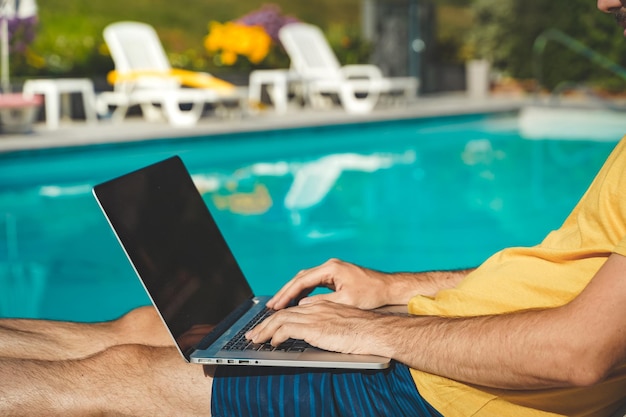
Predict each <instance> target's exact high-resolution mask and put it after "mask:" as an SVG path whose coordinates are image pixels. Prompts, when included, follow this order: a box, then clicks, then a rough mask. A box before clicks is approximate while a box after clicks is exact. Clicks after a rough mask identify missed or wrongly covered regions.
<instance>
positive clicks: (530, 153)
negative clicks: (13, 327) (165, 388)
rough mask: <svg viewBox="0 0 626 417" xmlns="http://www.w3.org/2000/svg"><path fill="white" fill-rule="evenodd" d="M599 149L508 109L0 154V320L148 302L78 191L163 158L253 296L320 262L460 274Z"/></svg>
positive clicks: (544, 206)
mask: <svg viewBox="0 0 626 417" xmlns="http://www.w3.org/2000/svg"><path fill="white" fill-rule="evenodd" d="M615 139H616V140H617V139H618V138H615ZM614 146H615V141H609V142H595V141H580V140H579V141H562V140H561V141H553V140H536V139H535V140H526V139H524V138H522V137H521V136H520V133H519V131H518V125H517V118H516V117H515V115H504V116H502V115H501V116H487V115H480V116H459V117H443V118H431V119H422V120H410V121H395V122H378V123H363V124H357V125H346V126H327V127H315V128H302V129H293V130H283V131H270V132H258V133H245V134H232V135H221V136H214V137H209V138H189V139H176V140H160V141H153V142H145V143H142V144H123V145H109V146H91V147H83V148H73V149H63V150H46V151H30V152H17V153H10V154H4V155H0V316H4V317H15V316H21V317H42V318H51V319H71V320H80V321H94V320H105V319H111V318H113V317H116V316H118V315H120V314H122V313H124V312H125V311H127V310H128V309H130V308H132V307H134V306H137V305H142V304H146V303H148V300H147V297H146V296H145V294H144V292H143V290H142V288H141V286H140V284H139V282H138V280H137V279H136V277H135V275H134V272H133V271H132V268H131V267H130V265H129V264H128V262H127V260H126V258H125V256H124V254H123V252H122V250H121V249H120V247H119V246H118V244H117V241H116V240H115V238H114V236H113V234H112V232H111V231H110V230H109V227H108V225H107V224H106V221H105V219H104V218H103V216H102V214H101V213H100V211H99V209H98V207H97V205H96V203H95V201H94V199H93V197H92V195H91V187H92V186H93V185H94V184H96V183H98V182H101V181H104V180H107V179H110V178H112V177H115V176H117V175H120V174H123V173H125V172H127V171H130V170H133V169H136V168H139V167H141V166H143V165H146V164H149V163H152V162H155V161H157V160H160V159H164V158H167V157H169V156H171V155H174V154H178V155H180V156H181V157H182V159H183V161H184V162H185V163H186V164H187V166H188V167H189V169H190V171H191V173H192V175H193V176H194V179H195V181H196V184H197V185H198V187H199V189H200V190H201V191H202V193H203V197H204V199H205V201H206V203H207V205H208V206H209V208H210V209H211V211H212V212H213V213H214V215H215V217H216V219H217V221H218V223H219V224H220V226H221V227H222V228H223V231H224V234H225V236H226V239H227V241H228V242H229V244H230V245H231V247H232V249H233V251H234V252H235V255H236V256H237V257H238V259H239V260H240V263H241V266H242V269H243V270H244V272H245V273H246V274H247V276H248V277H249V279H250V281H251V283H252V286H253V289H254V290H255V292H256V293H259V294H261V293H264V294H268V293H272V292H274V291H276V290H277V289H278V288H279V287H280V285H281V283H283V282H284V281H286V280H287V279H289V278H291V277H292V276H293V275H294V274H295V273H296V272H297V271H298V270H300V269H303V268H308V267H312V266H315V265H317V264H319V263H321V262H323V261H325V260H326V259H328V258H330V257H338V258H342V259H345V260H348V261H352V262H356V263H359V264H363V265H366V266H368V267H372V268H376V269H382V270H388V271H400V270H425V269H442V268H459V267H467V266H474V265H477V264H478V263H480V262H482V261H483V260H484V259H485V257H487V256H488V255H490V254H491V253H493V252H494V251H496V250H498V249H500V248H502V247H505V246H511V245H533V244H536V243H538V241H539V240H540V239H541V238H542V237H543V236H544V235H545V234H546V233H547V232H548V231H549V230H551V229H554V228H556V227H558V226H559V225H560V223H561V222H562V221H563V219H564V217H565V215H566V214H567V213H568V212H569V211H570V210H571V208H572V207H573V205H574V204H575V202H576V201H577V200H578V198H579V197H580V196H581V195H582V193H583V192H584V190H585V189H586V187H587V186H588V185H589V183H590V181H591V180H592V178H593V176H594V175H595V173H596V172H597V170H598V169H599V167H600V166H601V164H602V162H603V161H604V159H605V158H606V156H607V155H608V153H609V152H610V151H611V150H612V148H613V147H614Z"/></svg>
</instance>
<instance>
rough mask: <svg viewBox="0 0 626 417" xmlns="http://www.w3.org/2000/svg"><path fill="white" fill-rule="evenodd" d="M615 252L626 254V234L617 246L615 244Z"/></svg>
mask: <svg viewBox="0 0 626 417" xmlns="http://www.w3.org/2000/svg"><path fill="white" fill-rule="evenodd" d="M613 252H615V253H617V254H619V255H622V256H626V236H624V238H623V239H622V240H621V241H620V242H619V243H618V244H617V246H615V249H613Z"/></svg>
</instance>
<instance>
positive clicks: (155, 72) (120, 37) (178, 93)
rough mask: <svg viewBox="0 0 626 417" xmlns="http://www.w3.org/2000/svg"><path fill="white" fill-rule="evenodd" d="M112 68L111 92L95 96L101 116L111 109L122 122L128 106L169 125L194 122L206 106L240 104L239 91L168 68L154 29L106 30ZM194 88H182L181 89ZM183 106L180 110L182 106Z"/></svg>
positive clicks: (121, 25) (133, 25) (120, 25)
mask: <svg viewBox="0 0 626 417" xmlns="http://www.w3.org/2000/svg"><path fill="white" fill-rule="evenodd" d="M104 39H105V42H106V44H107V46H108V48H109V51H110V53H111V57H112V58H113V62H114V64H115V70H114V71H112V72H111V73H110V74H109V77H108V80H109V82H110V83H111V84H113V91H105V92H102V93H100V94H99V95H98V98H97V107H98V112H99V113H108V111H109V108H111V107H114V108H115V111H114V112H113V116H112V117H113V120H115V121H119V120H122V119H123V118H124V117H125V116H126V113H127V111H128V108H129V107H130V106H135V105H139V106H141V111H142V113H143V115H144V117H145V118H146V119H148V120H158V119H162V118H163V117H165V119H166V120H167V121H168V122H169V123H170V124H172V125H176V126H190V125H193V124H195V123H196V122H197V121H198V119H199V118H200V116H201V115H202V111H203V109H204V105H205V104H206V103H221V102H224V101H231V102H232V101H240V99H241V98H242V97H243V95H242V93H241V91H239V90H240V89H239V88H237V87H235V86H233V85H232V84H229V83H227V82H225V81H223V80H220V79H218V78H215V77H213V76H211V75H210V74H207V73H199V72H192V71H185V70H180V69H172V67H171V66H170V63H169V60H168V58H167V55H166V54H165V50H164V49H163V46H162V45H161V41H160V40H159V37H158V35H157V33H156V31H155V30H154V28H153V27H152V26H150V25H148V24H145V23H139V22H117V23H113V24H111V25H108V26H107V27H106V28H105V29H104ZM185 85H187V86H190V87H193V88H185V87H184V86H185ZM181 106H182V107H181Z"/></svg>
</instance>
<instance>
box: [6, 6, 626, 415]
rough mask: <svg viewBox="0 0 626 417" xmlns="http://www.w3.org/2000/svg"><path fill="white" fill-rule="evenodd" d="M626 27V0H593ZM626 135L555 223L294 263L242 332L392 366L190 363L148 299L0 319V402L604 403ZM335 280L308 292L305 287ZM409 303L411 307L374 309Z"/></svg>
mask: <svg viewBox="0 0 626 417" xmlns="http://www.w3.org/2000/svg"><path fill="white" fill-rule="evenodd" d="M598 7H599V8H600V9H601V10H603V11H605V12H607V13H613V14H615V16H616V18H617V21H618V22H619V23H620V24H621V25H622V26H624V28H625V30H626V0H621V1H620V0H598ZM624 190H626V139H624V140H622V142H620V143H619V144H618V145H617V147H616V149H615V150H614V152H613V153H612V154H611V156H610V157H609V158H608V159H607V162H606V163H605V165H604V167H603V168H602V170H601V171H600V172H599V173H598V176H597V177H596V179H595V180H594V182H593V184H592V185H591V187H590V188H589V190H588V191H587V193H586V194H585V195H584V197H583V198H582V199H581V201H580V202H579V204H578V205H577V206H576V207H575V209H574V211H573V212H572V213H571V214H570V216H569V217H568V218H567V219H566V221H565V223H564V224H563V226H562V227H561V228H560V229H558V230H556V231H554V232H552V233H550V234H549V235H548V236H547V237H546V239H545V240H544V241H543V242H542V243H541V244H540V245H538V246H536V247H533V248H510V249H506V250H504V251H502V252H500V253H497V254H495V255H494V256H493V257H491V258H490V259H488V260H487V261H486V262H485V263H484V264H483V265H481V266H480V267H479V268H477V269H475V270H463V271H448V272H428V273H414V274H413V273H398V274H384V273H381V272H377V271H372V270H369V269H365V268H360V267H358V266H355V265H351V264H348V263H344V262H341V261H338V260H331V261H328V262H327V263H325V264H324V265H321V266H319V267H317V268H313V269H310V270H306V271H302V272H300V273H299V274H298V275H297V276H296V277H295V278H294V279H293V280H291V281H290V282H289V283H287V285H285V287H283V289H281V291H279V292H278V294H277V295H276V296H275V297H274V298H273V299H272V300H271V302H270V307H272V308H274V309H276V310H279V311H278V312H277V313H276V314H274V315H273V316H272V317H270V318H269V319H268V320H266V321H265V322H263V323H262V324H260V325H259V326H258V327H257V328H255V329H253V330H252V331H251V332H250V333H249V334H248V335H247V336H248V338H249V339H251V340H253V341H255V342H261V341H265V340H272V343H274V344H278V343H280V342H281V341H283V340H285V339H287V338H289V337H294V338H301V339H305V340H306V341H308V342H309V343H311V344H313V345H316V346H319V347H322V348H326V349H331V350H336V351H342V352H350V353H371V354H378V355H382V356H388V357H391V358H393V360H394V362H393V364H392V366H391V368H390V370H387V371H378V372H374V371H368V372H354V371H332V370H312V371H307V370H299V369H280V368H258V367H219V368H215V367H201V366H198V365H190V364H186V363H185V362H184V361H183V360H182V359H181V357H180V356H179V354H178V353H177V351H176V349H175V348H174V347H172V345H171V343H170V340H169V338H168V336H167V334H166V332H165V330H164V328H163V326H162V324H161V322H160V320H159V319H158V317H157V315H156V313H155V311H154V310H153V309H152V308H149V307H143V308H139V309H137V310H135V311H132V312H130V313H129V314H127V315H126V316H124V317H122V318H121V319H119V320H116V321H113V322H110V323H99V324H78V323H51V322H41V321H33V320H2V321H0V375H1V377H0V414H1V415H3V416H12V415H46V416H50V415H63V416H71V415H86V414H87V415H88V414H111V415H148V416H156V415H166V416H174V415H175V416H185V415H209V411H210V410H211V411H212V413H213V415H215V416H248V415H263V416H274V415H288V416H291V415H302V416H305V415H316V416H319V415H339V414H341V413H343V415H355V416H356V415H359V416H360V415H388V416H396V415H419V416H431V415H432V416H439V415H445V416H446V417H447V416H469V415H472V416H473V415H476V416H552V415H558V414H561V415H581V416H582V415H584V416H596V415H597V416H603V415H610V414H611V413H612V412H613V411H614V410H615V409H617V408H618V406H619V405H620V403H622V402H624V401H625V400H626V192H625V191H624ZM317 286H326V287H329V288H331V289H333V290H334V292H332V293H330V294H325V295H317V296H311V297H305V298H303V299H302V300H301V301H300V303H299V305H298V306H297V307H292V308H286V306H287V304H288V302H289V301H290V300H291V299H294V298H299V297H300V296H301V295H302V294H306V293H307V292H309V291H310V290H311V289H312V288H314V287H317ZM388 304H407V305H408V310H409V312H410V313H411V315H410V316H405V315H391V314H384V313H380V312H377V311H373V309H375V308H377V307H380V306H384V305H388Z"/></svg>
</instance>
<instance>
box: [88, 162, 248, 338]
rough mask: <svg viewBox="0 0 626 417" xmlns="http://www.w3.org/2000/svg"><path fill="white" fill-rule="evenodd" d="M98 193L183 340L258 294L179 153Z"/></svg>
mask: <svg viewBox="0 0 626 417" xmlns="http://www.w3.org/2000/svg"><path fill="white" fill-rule="evenodd" d="M94 194H95V196H96V198H97V199H98V202H99V203H100V206H101V207H102V210H103V211H104V213H105V214H106V216H107V218H108V220H109V222H110V224H111V226H112V227H113V229H114V230H115V233H116V234H117V236H118V239H119V240H120V242H121V244H122V246H123V247H124V249H125V251H126V253H127V255H128V257H129V259H130V261H131V262H132V264H133V266H134V268H135V270H136V272H137V274H138V275H139V277H140V278H141V280H142V281H143V284H144V286H145V288H146V290H147V291H148V293H149V295H150V297H151V298H152V301H153V302H154V304H155V305H156V306H157V308H158V309H159V311H160V313H161V315H162V317H163V319H164V321H165V322H166V323H167V325H168V327H169V329H170V332H171V333H172V336H173V337H174V339H176V340H177V341H178V342H180V340H182V339H183V338H184V336H188V335H189V334H191V333H194V332H193V330H197V329H198V327H199V326H202V327H205V326H214V325H215V324H217V323H218V322H219V321H221V320H222V319H223V318H224V317H225V316H226V315H228V313H230V312H231V311H233V310H234V309H235V308H237V307H238V306H239V305H240V304H241V303H243V302H244V301H245V300H247V299H250V298H251V297H252V296H253V294H252V290H251V288H250V286H249V285H248V283H247V281H246V279H245V277H244V275H243V273H242V271H241V269H240V268H239V266H238V264H237V262H236V261H235V258H234V257H233V255H232V253H231V251H230V249H229V248H228V245H227V244H226V241H225V240H224V238H223V236H222V234H221V232H220V231H219V229H218V227H217V225H216V223H215V221H214V219H213V217H212V216H211V214H210V213H209V210H208V208H207V207H206V205H205V203H204V201H203V200H202V197H201V195H200V193H199V192H198V190H197V189H196V187H195V185H194V183H193V181H192V179H191V177H190V176H189V173H188V172H187V169H186V168H185V166H184V165H183V163H182V161H181V160H180V158H178V157H173V158H170V159H167V160H164V161H162V162H159V163H156V164H154V165H150V166H148V167H146V168H143V169H140V170H138V171H135V172H132V173H130V174H127V175H124V176H122V177H119V178H116V179H113V180H111V181H108V182H105V183H103V184H100V185H97V186H96V187H94ZM194 326H195V327H194ZM181 350H184V349H183V348H182V347H181Z"/></svg>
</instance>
